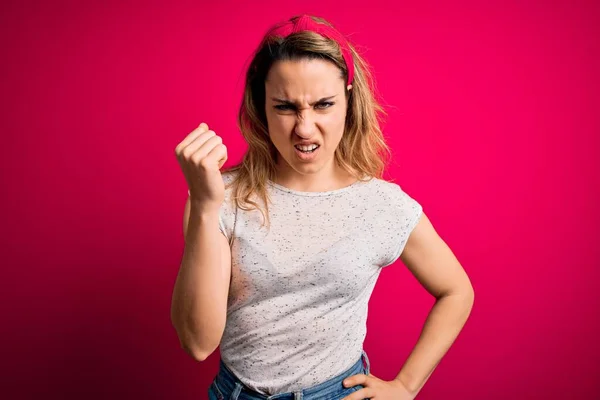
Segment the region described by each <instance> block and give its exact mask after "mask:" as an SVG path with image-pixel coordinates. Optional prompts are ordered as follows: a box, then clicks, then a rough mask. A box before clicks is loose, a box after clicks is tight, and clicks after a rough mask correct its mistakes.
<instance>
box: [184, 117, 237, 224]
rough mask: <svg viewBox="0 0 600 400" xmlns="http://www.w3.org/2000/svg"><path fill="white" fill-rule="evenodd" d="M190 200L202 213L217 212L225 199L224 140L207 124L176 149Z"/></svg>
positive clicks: (225, 152) (202, 125) (198, 128)
mask: <svg viewBox="0 0 600 400" xmlns="http://www.w3.org/2000/svg"><path fill="white" fill-rule="evenodd" d="M175 155H176V156H177V160H178V162H179V165H180V166H181V170H182V171H183V174H184V175H185V180H186V181H187V184H188V187H189V190H190V199H191V202H192V204H193V205H194V206H195V207H198V208H199V209H200V211H201V212H202V213H218V211H219V208H220V207H221V204H222V203H223V200H224V198H225V184H224V183H223V177H222V176H221V167H222V166H223V164H225V162H226V161H227V147H225V145H224V144H223V139H221V137H220V136H218V135H217V134H216V133H215V132H214V131H211V130H209V129H208V125H207V124H205V123H204V122H203V123H201V124H200V125H199V126H198V127H197V128H196V129H194V130H193V131H192V132H191V133H190V134H189V135H187V136H186V137H185V138H184V139H183V140H182V141H181V143H179V144H178V145H177V147H175Z"/></svg>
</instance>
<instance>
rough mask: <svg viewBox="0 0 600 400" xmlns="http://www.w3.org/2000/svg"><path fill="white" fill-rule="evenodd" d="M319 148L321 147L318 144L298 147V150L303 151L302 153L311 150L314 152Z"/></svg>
mask: <svg viewBox="0 0 600 400" xmlns="http://www.w3.org/2000/svg"><path fill="white" fill-rule="evenodd" d="M317 147H319V146H318V145H316V144H313V145H310V146H296V148H297V149H299V150H302V151H310V150H314V149H316V148H317Z"/></svg>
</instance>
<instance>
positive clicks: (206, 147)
mask: <svg viewBox="0 0 600 400" xmlns="http://www.w3.org/2000/svg"><path fill="white" fill-rule="evenodd" d="M222 143H223V139H221V137H220V136H213V137H211V138H210V139H208V140H206V141H205V142H204V144H203V145H202V147H200V148H199V149H198V150H196V152H194V154H192V155H191V156H190V160H191V161H192V163H193V164H196V165H197V164H198V163H199V162H200V160H202V159H204V158H206V156H207V155H208V153H210V152H211V151H212V150H213V149H214V148H215V147H218V146H219V145H220V144H222ZM186 150H187V149H186ZM214 161H215V163H216V162H217V160H214Z"/></svg>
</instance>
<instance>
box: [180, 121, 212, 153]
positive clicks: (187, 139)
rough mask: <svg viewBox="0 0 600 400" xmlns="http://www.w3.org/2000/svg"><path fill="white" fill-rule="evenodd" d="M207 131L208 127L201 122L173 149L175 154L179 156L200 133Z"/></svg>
mask: <svg viewBox="0 0 600 400" xmlns="http://www.w3.org/2000/svg"><path fill="white" fill-rule="evenodd" d="M206 131H208V125H207V124H206V123H205V122H202V123H201V124H200V125H198V127H197V128H196V129H194V130H193V131H192V132H190V133H189V135H187V136H186V137H185V138H184V139H183V140H182V141H181V142H180V143H179V144H178V145H177V147H176V148H175V152H176V153H177V154H179V152H180V151H181V150H183V149H184V148H185V147H186V146H187V145H189V144H190V143H192V142H193V141H194V140H195V139H196V138H197V137H198V136H200V135H201V134H202V133H204V132H206Z"/></svg>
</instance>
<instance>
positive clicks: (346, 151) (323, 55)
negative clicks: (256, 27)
mask: <svg viewBox="0 0 600 400" xmlns="http://www.w3.org/2000/svg"><path fill="white" fill-rule="evenodd" d="M297 18H298V16H294V17H292V18H290V20H291V21H295V19H297ZM311 18H312V19H313V20H314V21H316V22H318V23H322V24H326V25H329V26H332V25H331V23H329V22H328V21H326V20H325V19H323V18H319V17H314V16H313V17H311ZM348 46H349V47H350V51H351V53H352V57H353V59H354V79H353V82H352V89H351V90H348V89H347V88H346V90H345V92H346V98H347V99H348V110H347V113H346V122H345V126H344V133H343V135H342V139H341V141H340V143H339V145H338V147H337V149H336V151H335V155H334V157H335V161H336V162H337V163H338V165H339V166H340V167H342V168H343V169H344V170H346V171H347V172H348V173H350V174H351V175H352V176H354V177H355V178H357V179H359V180H370V179H371V177H377V178H382V175H383V172H384V168H385V166H386V163H387V159H388V158H389V157H390V156H391V151H390V149H389V147H388V146H387V144H386V142H385V140H384V136H383V133H382V131H381V128H380V122H381V121H382V119H383V117H384V116H385V115H387V113H386V112H385V110H384V109H383V107H382V106H381V105H380V103H378V101H377V99H376V98H375V93H376V86H375V80H374V78H373V76H372V73H371V72H370V67H369V65H368V64H367V62H366V61H365V60H364V59H363V58H362V57H361V56H360V54H358V52H357V51H356V49H355V47H354V46H353V45H352V44H351V43H350V42H349V41H348ZM302 59H309V60H311V59H322V60H327V61H330V62H332V63H334V64H335V65H336V66H337V67H338V68H339V69H340V75H341V78H342V79H344V82H346V81H347V76H348V75H347V74H348V70H347V68H346V64H345V62H344V58H343V56H342V52H341V51H340V47H339V45H338V43H336V42H335V41H333V40H330V39H327V38H325V37H323V36H321V35H319V34H318V33H315V32H311V31H301V32H297V33H293V34H291V35H289V36H288V37H286V38H281V37H278V36H276V37H273V36H268V35H266V36H265V37H264V38H263V40H262V41H261V43H260V45H259V46H258V48H257V49H256V50H255V51H254V53H253V58H252V60H251V62H250V66H249V67H248V70H247V73H246V82H245V88H244V94H243V99H242V103H241V106H240V108H239V112H238V120H237V126H238V128H239V129H240V131H241V132H242V136H243V137H244V139H245V140H246V142H247V143H248V150H247V152H246V153H245V155H244V157H243V160H242V161H241V162H240V163H239V164H238V165H236V166H233V167H231V168H227V169H226V170H224V171H223V173H229V172H231V173H234V175H233V179H232V180H231V182H230V183H229V184H228V185H227V186H228V187H232V194H233V195H232V200H233V201H234V202H235V207H237V208H240V209H242V210H246V211H250V210H253V209H258V210H259V211H260V212H261V213H262V215H263V219H264V220H266V222H267V223H268V225H269V226H270V218H269V202H270V197H269V194H268V192H267V184H268V183H267V181H268V180H271V181H273V180H274V178H275V173H276V162H275V160H276V159H277V149H276V148H275V146H274V145H273V143H272V142H271V139H270V138H269V133H268V129H267V122H266V115H265V79H266V76H267V74H268V72H269V69H270V68H271V66H272V65H273V63H275V62H276V61H283V60H291V61H298V60H302ZM253 195H256V196H257V197H258V198H259V199H260V200H261V201H262V203H263V205H264V208H265V209H264V210H263V209H262V208H261V207H260V205H259V204H258V203H257V202H256V201H255V200H253V199H252V196H253ZM263 225H264V223H263Z"/></svg>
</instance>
